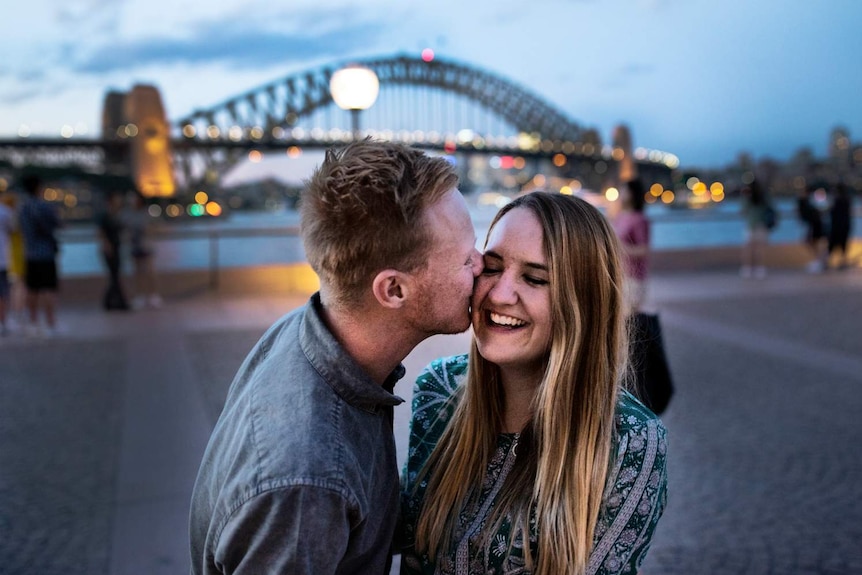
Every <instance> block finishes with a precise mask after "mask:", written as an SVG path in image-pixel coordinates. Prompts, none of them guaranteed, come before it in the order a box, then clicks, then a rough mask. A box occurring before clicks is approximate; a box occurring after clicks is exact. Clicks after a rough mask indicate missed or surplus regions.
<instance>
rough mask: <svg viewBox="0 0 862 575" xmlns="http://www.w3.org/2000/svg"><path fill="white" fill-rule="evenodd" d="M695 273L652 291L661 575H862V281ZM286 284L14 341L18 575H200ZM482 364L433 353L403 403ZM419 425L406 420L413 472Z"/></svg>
mask: <svg viewBox="0 0 862 575" xmlns="http://www.w3.org/2000/svg"><path fill="white" fill-rule="evenodd" d="M857 247H858V246H857ZM693 261H697V262H699V265H698V266H697V269H693V267H692V266H683V267H682V268H680V267H679V266H677V268H676V269H674V268H673V266H658V267H659V269H658V271H657V272H656V273H655V275H654V277H653V279H652V282H651V290H652V296H653V298H652V299H653V300H654V304H655V306H656V307H657V309H658V310H659V312H660V314H661V319H662V322H663V327H664V331H665V342H666V346H667V349H668V354H669V359H670V362H671V365H672V369H673V374H674V378H675V383H676V389H677V391H676V395H675V396H674V398H673V401H672V403H671V405H670V408H669V409H668V411H667V412H666V413H665V414H664V416H663V420H664V422H665V424H666V426H667V428H668V431H669V456H668V461H669V503H668V507H667V510H666V512H665V515H664V517H663V519H662V520H661V522H660V524H659V528H658V531H657V533H656V536H655V538H654V541H653V546H652V550H651V551H650V554H649V557H648V559H647V562H646V564H645V566H644V570H643V572H644V575H671V574H686V575H697V574H704V575H721V574H728V575H737V574H751V575H760V574H775V575H803V574H836V575H837V574H841V575H852V574H862V480H860V479H862V458H860V454H862V450H860V447H859V438H860V437H862V268H854V269H850V270H846V271H843V272H830V273H827V274H823V275H809V274H806V273H804V272H803V271H801V268H800V267H799V266H796V265H793V266H784V267H781V268H777V269H772V270H771V272H770V275H769V277H767V278H766V279H764V280H761V281H757V280H743V279H741V278H739V276H738V275H737V273H736V269H735V267H734V266H729V265H723V264H720V263H719V264H716V265H713V266H709V265H706V264H704V260H703V258H698V257H695V258H694V259H693ZM662 268H664V269H662ZM278 273H279V271H278V270H275V271H273V272H272V274H271V276H270V279H269V280H266V279H265V278H264V279H261V277H260V272H259V270H258V271H255V270H232V271H230V273H226V274H224V275H223V277H222V278H221V283H220V288H219V289H218V290H207V289H205V285H206V278H203V280H202V282H201V285H198V286H197V287H195V285H194V282H192V283H190V284H189V285H188V286H184V287H183V288H182V289H179V288H178V287H176V285H174V287H173V289H172V291H171V290H168V289H166V290H165V291H166V292H170V293H167V294H166V305H165V306H164V307H163V308H162V309H159V310H145V311H139V312H134V313H121V314H107V313H104V312H102V311H101V310H100V309H99V308H98V305H97V301H98V289H97V288H96V287H94V285H93V282H90V283H89V284H88V283H87V282H86V281H77V282H68V283H67V284H66V287H65V292H64V305H63V308H62V312H61V323H62V327H63V333H62V334H61V335H60V336H59V337H56V338H54V339H50V340H42V339H24V338H23V337H18V336H13V337H11V338H5V339H4V340H0V572H2V573H4V574H8V575H23V574H28V575H29V574H34V575H53V574H58V575H59V574H63V575H72V574H82V575H84V574H86V575H102V574H104V575H140V574H147V575H168V574H170V575H178V574H185V573H188V569H189V557H188V543H187V541H188V536H187V527H186V524H187V516H188V504H189V498H190V493H191V489H192V485H193V482H194V479H195V474H196V472H197V467H198V464H199V462H200V457H201V454H202V452H203V449H204V447H205V445H206V441H207V439H208V437H209V433H210V431H211V429H212V427H213V425H214V423H215V421H216V418H217V417H218V414H219V411H220V408H221V404H222V401H223V399H224V396H225V394H226V390H227V387H228V385H229V384H230V381H231V379H232V377H233V375H234V373H235V371H236V369H237V367H238V366H239V364H240V362H241V361H242V360H243V358H244V356H245V354H246V353H247V352H248V350H249V349H250V348H251V346H252V345H253V344H254V342H255V341H256V340H257V338H258V337H259V336H260V335H261V334H262V333H263V331H264V330H265V329H266V327H267V326H269V324H270V323H271V322H272V321H274V320H275V319H276V318H278V317H279V316H281V315H282V314H283V313H285V312H287V311H289V310H290V309H292V308H294V307H296V306H298V305H301V304H302V303H303V302H304V301H305V299H306V294H305V293H303V289H302V287H301V286H300V287H297V285H298V284H296V283H294V284H290V285H287V284H285V283H278V281H276V280H273V279H272V277H275V276H277V275H278ZM281 273H286V272H283V271H282V272H281ZM255 274H257V275H255ZM273 274H274V275H273ZM177 285H178V284H177ZM466 346H467V336H466V335H460V336H447V337H436V338H432V339H430V340H428V341H426V342H425V343H423V344H422V345H421V346H420V347H419V348H418V349H417V350H415V351H414V353H413V354H412V355H411V356H410V357H409V358H408V360H407V361H406V366H407V368H408V375H407V377H406V378H405V380H403V381H402V382H401V383H400V384H399V385H398V386H397V387H396V393H399V394H400V395H401V396H403V397H405V398H406V399H408V400H409V396H410V386H411V383H412V379H413V378H414V377H415V375H416V374H417V373H418V371H419V370H420V369H421V368H422V366H424V365H425V364H426V363H427V362H428V361H430V360H431V359H432V358H434V357H436V356H439V355H443V354H450V353H456V352H460V351H463V350H465V349H466ZM287 416H289V414H287ZM408 419H409V407H407V406H402V407H400V408H398V410H397V415H396V433H397V438H398V448H399V456H400V457H401V458H402V460H403V457H404V454H405V451H406V435H407V432H406V428H407V422H408Z"/></svg>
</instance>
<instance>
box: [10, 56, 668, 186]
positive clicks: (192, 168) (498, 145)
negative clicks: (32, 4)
mask: <svg viewBox="0 0 862 575" xmlns="http://www.w3.org/2000/svg"><path fill="white" fill-rule="evenodd" d="M344 69H361V70H365V71H371V72H373V76H375V77H376V80H375V83H376V84H377V85H378V86H379V95H377V97H376V100H375V101H374V102H373V105H370V106H368V107H367V109H362V110H361V111H360V109H359V107H355V106H353V105H348V106H344V105H343V104H342V103H341V102H338V105H336V100H338V98H337V97H335V98H334V96H333V89H332V87H333V85H334V84H333V79H334V77H335V76H336V75H338V73H339V71H342V70H344ZM336 96H337V94H336ZM340 106H343V107H344V108H345V109H342V107H340ZM361 106H362V107H365V106H364V105H361ZM66 136H68V137H66ZM366 136H371V137H373V138H375V139H383V140H393V141H402V142H405V143H409V144H410V145H413V146H415V147H419V148H423V149H427V150H429V151H437V152H439V153H444V154H448V155H450V156H452V158H453V161H454V162H455V163H456V165H458V166H459V169H460V170H461V176H462V182H466V181H470V180H471V179H475V174H474V173H473V171H472V170H471V169H470V166H471V163H474V161H475V160H476V159H477V158H478V159H480V160H484V162H485V163H486V164H487V163H488V161H489V160H491V166H492V167H493V168H495V169H498V170H503V171H505V170H507V169H510V170H518V171H519V175H518V177H517V178H515V177H510V178H509V180H508V184H506V185H508V186H510V187H513V186H520V187H522V188H523V187H525V186H526V185H529V184H530V183H531V182H533V181H534V179H533V178H534V177H535V176H541V178H542V179H541V182H540V183H544V184H545V185H544V186H537V187H546V188H548V189H553V188H554V187H556V189H557V190H559V189H561V188H565V187H566V186H567V185H568V183H574V184H575V185H576V186H577V187H581V186H583V187H584V188H590V189H593V190H600V189H602V188H603V187H607V186H609V185H616V184H617V183H618V182H619V181H621V180H624V179H627V178H628V177H631V176H632V175H633V174H638V175H639V176H640V177H641V178H642V179H644V181H645V182H646V183H647V185H650V184H652V183H654V182H658V183H660V184H662V185H665V186H670V185H671V171H672V170H673V169H674V168H676V167H677V165H678V159H677V158H676V156H674V155H673V154H670V153H667V152H661V151H657V150H649V149H645V148H634V149H633V147H632V145H631V135H630V134H629V132H628V129H627V128H626V127H625V126H619V127H617V128H616V129H615V130H614V133H613V134H612V135H611V138H610V141H609V142H607V143H604V142H603V141H602V138H601V137H600V135H599V134H598V132H597V131H596V130H595V129H591V128H588V127H585V126H584V125H582V124H580V123H579V122H576V121H575V120H573V119H571V118H569V117H568V116H567V115H566V114H565V113H563V112H561V111H559V110H558V109H557V108H556V107H555V106H553V105H552V104H550V103H548V102H547V101H546V100H545V99H543V98H542V97H541V96H539V95H537V94H535V93H534V92H532V91H531V90H529V89H528V88H525V87H523V86H520V85H518V84H517V83H515V82H513V81H511V80H508V79H505V78H503V77H501V76H499V75H496V74H493V73H491V72H488V71H484V70H481V69H478V68H475V67H472V66H470V65H468V64H464V63H460V62H456V61H451V60H441V59H439V58H426V57H423V58H415V57H410V56H406V55H397V56H393V57H388V58H375V59H366V60H358V61H351V62H341V63H335V64H330V65H325V66H321V67H318V68H316V69H310V70H307V71H304V72H300V73H294V74H291V75H289V76H287V77H284V78H281V79H278V80H276V81H274V82H272V83H269V84H267V85H264V86H260V87H257V88H255V89H253V90H250V91H248V92H245V93H242V94H240V95H238V96H236V97H233V98H230V99H229V100H226V101H223V102H221V103H216V104H214V105H210V106H209V107H206V108H203V109H200V110H195V111H193V112H191V113H189V114H187V115H185V116H182V117H180V118H179V119H176V120H173V121H169V120H168V119H167V115H166V113H165V110H164V108H163V105H162V100H161V95H160V93H159V91H158V89H157V88H155V87H153V86H147V85H137V86H135V87H133V88H132V89H131V90H130V91H129V92H116V91H112V92H109V93H108V94H106V96H105V100H104V105H103V118H102V130H101V136H100V137H99V138H80V137H74V136H72V135H69V134H64V137H59V138H45V137H35V136H33V137H19V138H10V139H0V167H5V168H7V169H10V170H12V171H16V170H18V171H20V170H25V169H43V170H47V171H48V173H51V172H50V170H52V169H53V170H55V172H56V173H68V171H69V169H70V167H74V168H76V169H78V170H80V173H83V174H88V175H89V176H90V177H91V178H94V179H96V180H98V179H99V178H102V179H104V180H105V181H108V180H110V179H111V178H114V179H116V178H120V179H125V180H126V181H128V182H130V184H133V185H134V187H136V188H137V190H139V191H140V192H141V193H143V194H144V195H145V196H149V197H171V196H174V195H177V194H183V193H189V192H193V191H194V190H197V189H209V190H215V189H218V188H219V186H220V182H221V179H222V177H223V176H224V175H225V174H226V173H229V172H230V170H231V169H233V168H234V167H236V166H237V165H238V164H239V163H241V162H245V161H260V159H261V158H262V157H263V156H266V155H270V154H285V153H286V154H288V155H295V154H299V153H302V151H303V150H313V149H324V148H328V147H332V146H337V145H343V144H345V143H347V142H349V141H351V140H352V139H354V138H358V137H366ZM501 158H502V161H501ZM513 159H514V161H513ZM551 181H553V182H558V183H557V184H553V185H552V184H550V182H551ZM569 189H571V188H569Z"/></svg>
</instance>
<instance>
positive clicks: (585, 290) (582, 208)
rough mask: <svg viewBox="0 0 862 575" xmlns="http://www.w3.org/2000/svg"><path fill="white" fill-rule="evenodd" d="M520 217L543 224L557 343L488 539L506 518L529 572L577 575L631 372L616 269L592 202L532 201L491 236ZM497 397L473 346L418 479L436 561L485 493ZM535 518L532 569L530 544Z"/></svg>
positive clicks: (518, 204)
mask: <svg viewBox="0 0 862 575" xmlns="http://www.w3.org/2000/svg"><path fill="white" fill-rule="evenodd" d="M517 208H521V209H528V210H530V211H532V212H533V213H534V214H535V215H536V216H537V217H538V219H539V221H540V222H541V225H542V231H543V236H544V239H543V244H544V250H545V256H546V258H547V261H548V267H549V272H550V290H551V309H552V317H553V318H554V320H553V326H552V341H551V347H550V350H549V353H548V357H547V364H546V368H545V372H544V375H543V377H542V380H541V382H540V383H539V385H538V387H537V391H536V396H535V398H534V401H533V406H532V407H533V415H532V419H531V421H530V423H529V424H528V425H527V426H526V428H525V429H524V431H523V432H522V433H521V437H520V439H519V443H518V450H517V452H518V455H517V460H516V463H515V467H514V469H513V470H512V472H511V473H510V475H509V476H508V478H507V479H506V485H505V486H504V487H503V489H502V490H501V492H500V493H501V495H500V501H499V503H498V504H496V505H495V506H494V509H495V510H494V512H493V515H492V517H491V518H490V521H489V522H488V523H487V524H486V525H487V527H486V533H489V531H493V530H496V529H497V528H498V527H499V526H500V525H501V523H502V521H503V520H504V519H505V517H504V515H508V516H509V517H510V518H511V521H512V530H511V535H510V537H511V541H510V543H509V544H510V549H511V544H512V541H514V540H515V538H516V535H517V534H518V531H520V532H521V535H522V536H523V539H524V551H525V554H526V559H527V565H528V568H529V569H530V570H531V571H532V572H533V573H536V574H538V575H559V574H561V573H572V574H576V575H581V574H583V573H584V572H585V569H586V566H587V562H588V560H589V556H590V552H591V550H592V547H593V536H594V531H595V525H596V521H597V519H598V516H599V509H600V507H601V502H602V497H603V493H604V489H605V483H606V480H607V473H608V468H609V464H610V458H611V444H612V439H613V433H614V408H615V405H616V400H617V392H618V389H619V387H620V383H621V381H622V378H623V375H624V372H625V366H626V357H627V354H626V349H627V348H626V345H627V338H626V328H625V315H624V311H623V299H622V297H623V296H622V282H623V270H622V268H621V264H620V257H619V249H618V244H617V239H616V236H615V235H614V232H613V230H612V228H611V227H610V225H609V224H608V222H607V221H606V220H605V218H604V216H603V215H602V214H601V213H600V212H599V211H598V210H597V209H596V208H594V207H593V206H591V205H590V204H589V203H587V202H585V201H583V200H581V199H579V198H576V197H572V196H563V195H559V194H551V193H545V192H534V193H532V194H528V195H525V196H521V197H519V198H517V199H516V200H514V201H513V202H511V203H509V204H508V205H506V206H505V207H504V208H503V209H501V210H500V212H499V213H498V214H497V216H496V217H495V218H494V221H493V222H492V223H491V229H493V227H494V225H495V224H496V223H497V222H498V221H499V220H500V218H501V217H503V216H504V215H505V214H506V213H508V212H510V211H511V210H513V209H517ZM489 234H490V231H489ZM486 244H487V240H486ZM502 394H503V391H502V389H501V386H500V384H499V372H498V368H497V366H496V365H494V364H492V363H490V362H487V361H485V360H484V359H483V358H482V357H481V356H480V355H479V353H478V351H477V348H476V344H475V341H474V342H473V344H472V346H471V349H470V359H469V364H468V370H467V376H466V384H465V385H464V386H463V388H462V389H461V391H460V393H459V394H458V395H459V397H460V401H459V403H458V405H457V407H456V409H455V412H454V414H453V416H452V419H451V420H450V421H449V423H448V425H447V428H446V431H445V432H444V434H443V436H442V437H441V439H440V441H439V443H438V444H437V446H436V448H435V449H434V452H433V453H432V455H431V457H430V459H429V461H428V463H427V464H426V465H425V467H424V468H423V470H422V475H426V474H430V476H429V483H428V488H427V491H426V495H425V501H424V504H423V507H422V512H421V514H420V517H419V523H418V526H417V533H416V544H417V549H418V550H420V551H422V552H425V553H428V554H429V556H430V557H432V559H433V558H434V557H436V556H437V554H438V553H441V552H443V550H445V549H448V548H449V547H450V545H451V544H452V537H453V532H454V529H455V526H456V525H457V521H458V515H459V510H461V509H463V508H464V505H465V504H466V503H467V501H468V499H469V498H470V497H471V496H473V495H475V492H476V491H478V489H479V488H480V486H481V485H482V479H483V477H484V475H485V472H486V469H487V466H488V463H489V461H490V458H491V456H492V454H493V453H494V450H495V448H496V445H497V437H498V434H499V433H500V431H501V428H502V426H501V422H502V409H503V407H502V406H503V395H502ZM533 512H534V513H535V519H536V526H537V528H538V534H539V538H538V559H537V560H536V558H533V557H531V553H530V545H529V525H530V514H531V513H533ZM492 526H493V529H489V528H490V527H492ZM533 567H535V568H533Z"/></svg>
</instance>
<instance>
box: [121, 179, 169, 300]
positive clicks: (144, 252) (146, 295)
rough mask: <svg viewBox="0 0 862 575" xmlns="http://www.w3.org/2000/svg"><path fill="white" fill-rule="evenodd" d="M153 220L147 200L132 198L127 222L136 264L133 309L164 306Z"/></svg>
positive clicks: (133, 259)
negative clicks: (152, 230)
mask: <svg viewBox="0 0 862 575" xmlns="http://www.w3.org/2000/svg"><path fill="white" fill-rule="evenodd" d="M152 220H153V218H152V217H151V216H150V213H149V212H148V211H147V202H146V199H145V198H144V196H142V195H141V194H140V193H135V194H134V195H133V196H132V209H131V211H130V212H129V213H128V215H127V217H126V220H125V222H126V229H127V230H128V232H129V242H130V244H131V253H132V262H133V263H134V273H135V296H134V298H133V299H132V307H133V308H135V309H140V308H143V307H145V306H150V307H153V308H158V307H161V305H162V298H161V296H160V295H159V292H158V287H157V283H156V270H155V265H154V263H153V257H154V255H155V247H154V246H153V242H152V238H151V237H150V230H151V225H152Z"/></svg>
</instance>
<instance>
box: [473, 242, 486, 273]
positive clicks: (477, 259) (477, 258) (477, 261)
mask: <svg viewBox="0 0 862 575" xmlns="http://www.w3.org/2000/svg"><path fill="white" fill-rule="evenodd" d="M484 265H485V263H484V262H483V261H482V254H480V253H479V250H477V249H475V248H474V249H473V277H474V278H477V277H479V276H480V275H481V274H482V267H483V266H484Z"/></svg>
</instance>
